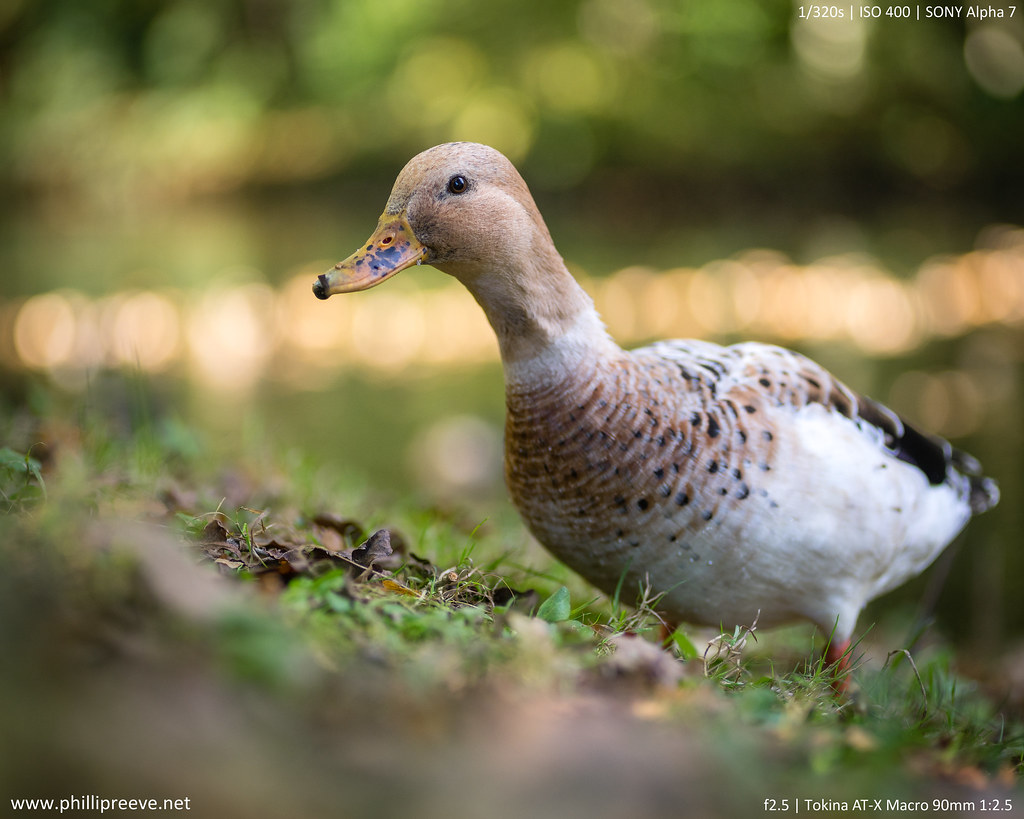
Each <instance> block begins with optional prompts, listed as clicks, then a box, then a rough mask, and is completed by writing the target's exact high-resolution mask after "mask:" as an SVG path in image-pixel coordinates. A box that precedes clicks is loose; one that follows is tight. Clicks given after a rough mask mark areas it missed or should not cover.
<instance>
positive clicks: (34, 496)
mask: <svg viewBox="0 0 1024 819" xmlns="http://www.w3.org/2000/svg"><path fill="white" fill-rule="evenodd" d="M0 497H2V498H3V503H4V505H5V506H6V507H7V508H6V511H7V512H13V511H15V510H17V509H21V508H24V507H25V506H28V505H30V504H32V503H35V502H36V501H39V500H43V499H45V498H46V483H45V482H44V481H43V475H42V471H41V465H40V463H39V461H37V460H36V459H35V458H33V457H32V455H31V454H30V453H29V452H25V453H21V452H15V451H14V450H13V449H10V448H9V447H3V448H0Z"/></svg>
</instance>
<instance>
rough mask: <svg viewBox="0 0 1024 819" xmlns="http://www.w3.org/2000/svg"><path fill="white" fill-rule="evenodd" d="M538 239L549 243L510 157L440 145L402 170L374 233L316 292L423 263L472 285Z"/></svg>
mask: <svg viewBox="0 0 1024 819" xmlns="http://www.w3.org/2000/svg"><path fill="white" fill-rule="evenodd" d="M538 238H540V239H541V243H546V244H547V245H548V246H550V242H551V238H550V236H549V234H548V232H547V228H546V227H545V226H544V222H543V220H542V219H541V217H540V214H539V213H538V211H537V208H536V205H534V202H533V197H532V196H531V195H530V191H529V189H528V188H527V186H526V183H525V182H524V181H523V179H522V177H521V176H520V175H519V173H518V171H516V169H515V167H513V165H512V163H511V162H509V161H508V159H506V158H505V157H504V156H503V155H502V154H500V153H499V152H498V151H496V150H494V149H493V148H489V147H487V146H486V145H477V144H475V143H472V142H453V143H448V144H446V145H438V146H436V147H434V148H430V149H429V150H426V151H424V152H423V153H421V154H419V155H417V156H415V157H413V158H412V159H411V160H410V161H409V163H408V164H407V165H406V166H405V168H403V169H402V172H401V173H400V174H399V175H398V179H397V180H395V186H394V188H393V189H392V191H391V197H390V198H389V199H388V203H387V207H385V208H384V213H383V214H382V215H381V217H380V221H379V222H378V223H377V229H376V230H375V231H374V232H373V235H372V236H370V238H369V239H367V240H366V241H365V242H364V243H363V244H362V246H361V247H360V248H359V250H357V251H356V252H355V253H353V254H352V255H351V256H349V257H348V258H347V259H345V261H343V262H339V263H338V264H336V265H335V266H334V267H333V268H332V269H331V270H329V271H327V272H326V273H324V274H323V275H321V276H320V277H319V278H318V279H317V281H316V283H315V284H314V285H313V293H314V294H315V295H316V297H317V298H319V299H326V298H328V297H329V296H332V295H334V294H335V293H350V292H353V291H356V290H366V289H367V288H370V287H374V286H376V285H378V284H380V283H381V282H382V281H384V280H385V279H389V278H391V277H392V276H394V275H395V274H396V273H398V272H399V271H401V270H405V269H406V268H408V267H412V266H413V265H418V264H423V263H426V264H429V265H432V266H433V267H437V268H439V269H440V270H443V271H445V272H446V273H450V274H452V275H454V276H455V277H456V278H459V279H461V280H463V281H464V282H465V283H466V284H469V285H470V286H472V282H473V280H474V278H475V277H476V276H478V275H479V274H480V273H481V272H482V271H493V270H501V269H503V268H505V267H507V261H508V259H510V258H516V257H521V256H523V255H528V254H530V253H531V252H536V247H535V245H537V244H538V242H537V239H538ZM552 250H553V247H552Z"/></svg>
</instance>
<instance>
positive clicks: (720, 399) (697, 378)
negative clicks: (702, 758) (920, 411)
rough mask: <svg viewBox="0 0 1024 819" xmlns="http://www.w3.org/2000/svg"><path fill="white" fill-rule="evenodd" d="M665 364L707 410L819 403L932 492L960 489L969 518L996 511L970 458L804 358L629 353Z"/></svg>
mask: <svg viewBox="0 0 1024 819" xmlns="http://www.w3.org/2000/svg"><path fill="white" fill-rule="evenodd" d="M636 353H637V354H640V355H644V354H650V355H656V356H658V357H660V358H663V359H666V360H669V361H671V362H673V363H674V364H676V365H677V366H678V367H679V368H680V372H681V374H682V376H683V378H684V380H685V381H686V383H687V384H688V386H690V388H691V389H694V390H700V391H701V392H703V393H704V396H703V402H704V403H705V405H706V406H708V407H709V408H710V407H712V406H713V405H714V404H716V403H717V404H720V405H722V406H723V408H724V409H725V410H726V411H729V412H732V413H733V414H736V409H735V408H736V407H737V406H739V407H752V406H762V407H775V408H777V409H783V410H786V409H788V410H791V411H793V412H799V410H800V409H801V408H804V407H807V406H810V405H813V404H818V405H821V406H823V407H825V408H826V409H827V410H829V411H830V412H832V413H835V414H837V415H839V416H842V417H844V418H846V419H848V420H849V421H850V422H851V423H853V424H856V426H857V427H858V429H860V430H861V431H862V432H864V433H865V434H866V435H869V436H871V437H872V438H873V439H875V440H877V442H878V444H879V445H880V446H881V447H883V448H884V449H885V451H887V452H888V453H889V454H890V455H891V456H892V457H895V458H898V459H899V460H901V461H905V462H906V463H908V464H911V465H913V466H915V467H916V468H918V469H919V470H921V472H922V473H924V475H925V476H926V477H927V479H928V482H929V483H930V484H932V485H938V484H942V483H950V484H952V485H955V486H962V487H964V488H965V490H966V494H967V501H968V503H969V505H970V509H971V512H972V513H973V514H979V513H981V512H984V511H985V510H986V509H989V508H991V507H992V506H995V504H996V503H997V502H998V501H999V489H998V486H997V484H996V482H995V481H993V480H992V479H991V478H987V477H985V476H984V475H982V472H981V465H980V464H979V463H978V461H977V459H975V458H974V457H972V456H971V455H969V454H967V453H966V452H962V451H961V450H958V449H956V448H954V447H953V446H952V445H951V444H950V443H949V442H948V441H946V440H944V439H942V438H939V437H938V436H934V435H928V434H926V433H923V432H921V431H920V430H918V429H916V428H915V427H914V426H912V425H911V424H909V423H907V422H906V420H905V419H903V418H902V417H901V416H899V415H898V414H897V413H895V412H894V411H893V410H891V409H889V408H888V407H886V406H885V405H883V404H880V403H879V402H877V401H875V400H873V399H871V398H868V397H866V396H864V395H860V394H859V393H857V392H855V391H853V390H851V389H850V388H849V387H848V386H846V384H844V383H843V382H841V381H840V380H838V379H837V378H835V377H833V376H832V374H831V373H829V372H828V371H827V370H825V369H824V368H823V367H821V366H820V365H818V364H816V363H815V362H814V361H812V360H811V359H809V358H807V357H806V356H803V355H800V354H799V353H795V352H793V351H792V350H787V349H785V348H782V347H777V346H775V345H771V344H761V343H756V342H747V343H743V344H736V345H733V346H730V347H722V346H720V345H717V344H712V343H710V342H706V341H697V340H686V341H660V342H657V343H655V344H652V345H650V346H649V347H645V348H642V349H641V350H637V351H636Z"/></svg>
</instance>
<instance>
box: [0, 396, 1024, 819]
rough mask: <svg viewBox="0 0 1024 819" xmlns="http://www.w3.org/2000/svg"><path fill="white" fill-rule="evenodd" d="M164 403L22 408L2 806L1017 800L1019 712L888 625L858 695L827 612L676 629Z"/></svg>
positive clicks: (548, 810) (8, 429)
mask: <svg viewBox="0 0 1024 819" xmlns="http://www.w3.org/2000/svg"><path fill="white" fill-rule="evenodd" d="M28 406H32V407H33V409H28V408H27V407H28ZM143 419H144V420H143V421H142V422H140V421H139V419H138V417H134V416H133V413H131V412H125V413H116V412H109V411H106V410H104V409H103V408H95V409H92V410H88V411H82V409H81V405H80V404H76V403H74V402H72V403H70V404H69V405H68V406H61V402H60V400H59V399H58V398H56V397H55V396H53V395H52V394H46V393H40V394H37V395H36V397H35V398H34V399H33V400H32V401H30V402H24V403H23V404H22V405H20V406H18V407H8V408H7V409H6V410H5V411H4V413H3V416H2V423H3V426H4V434H5V439H6V441H7V443H8V444H9V448H5V449H3V450H2V451H0V491H2V500H3V503H4V504H5V506H6V507H7V512H8V514H7V515H6V516H4V517H3V518H0V554H2V555H3V560H4V566H5V571H4V572H2V573H0V622H3V623H4V625H5V628H4V629H3V630H2V631H0V651H2V656H4V657H5V658H9V659H10V660H11V662H9V663H7V664H6V665H5V669H4V671H3V672H2V673H0V695H2V696H3V701H4V702H5V703H11V704H13V703H17V707H16V708H9V709H6V710H7V713H6V714H5V715H4V723H5V724H4V725H3V726H2V727H3V729H4V735H5V737H6V740H5V743H4V746H3V747H4V750H3V751H0V770H2V771H3V773H2V774H0V777H3V779H0V781H2V782H3V789H2V790H3V794H2V797H3V799H4V800H6V799H7V798H20V797H33V796H53V797H56V798H61V797H64V796H67V795H69V794H81V793H95V794H98V795H100V796H121V795H123V794H127V793H138V795H140V796H147V795H153V796H171V797H183V796H188V797H189V798H190V799H191V800H192V805H193V810H192V811H191V812H192V813H197V814H198V815H201V816H202V815H210V816H235V815H237V816H253V815H259V816H277V815H280V816H290V817H291V816H306V815H308V816H318V815H325V814H328V813H329V814H330V815H345V816H348V815H351V816H365V815H385V816H386V815H393V814H394V815H398V814H399V813H401V814H402V815H409V814H410V813H412V814H413V815H423V816H433V815H441V814H442V813H443V814H445V815H450V814H451V813H455V814H469V815H475V814H477V813H480V812H483V811H484V810H485V809H486V811H487V812H488V813H496V814H497V815H505V814H510V813H512V812H513V807H512V806H514V812H515V813H517V814H518V813H522V812H523V811H525V812H526V813H528V814H530V815H539V816H549V815H550V816H556V815H558V816H562V815H565V814H566V812H568V811H573V812H581V813H586V814H589V815H594V816H621V815H627V814H628V815H631V816H648V815H650V816H655V815H665V814H666V813H668V812H670V811H671V812H672V813H673V814H674V813H680V812H686V811H690V812H694V813H697V814H700V815H742V816H748V815H752V814H760V813H763V812H764V805H765V800H770V799H775V800H777V802H778V803H779V804H781V800H783V799H788V800H789V801H790V803H792V802H793V800H806V799H811V800H832V801H833V802H835V803H836V807H835V810H832V811H831V812H832V813H834V814H836V815H839V814H841V813H842V812H843V810H844V809H842V808H841V804H842V803H843V802H846V803H847V807H849V805H851V804H853V800H855V799H867V798H868V797H872V798H882V799H883V804H884V802H885V800H890V799H892V800H898V799H904V800H918V799H921V800H926V801H928V802H929V803H931V800H935V799H937V800H943V799H945V800H947V802H941V801H940V802H936V803H934V811H933V812H939V813H942V812H943V811H942V810H941V809H943V808H944V807H945V808H948V807H949V806H950V805H953V804H955V805H962V806H963V807H964V811H963V812H964V813H970V812H971V811H970V810H967V807H966V806H968V805H969V804H973V805H974V809H973V810H979V809H980V808H979V807H978V806H980V805H982V804H983V802H984V803H985V804H986V805H994V804H996V803H994V802H992V801H991V800H1000V802H999V804H1000V805H1002V804H1004V803H1003V802H1002V801H1001V800H1009V801H1010V805H1011V807H1012V808H1014V809H1016V810H1019V808H1020V805H1021V803H1022V801H1024V792H1022V789H1021V775H1022V772H1024V732H1022V724H1021V715H1020V713H1019V712H1018V711H1015V710H1014V708H1013V707H1012V706H1011V705H1010V704H1009V703H1005V702H1001V701H999V700H998V699H995V698H993V696H992V694H991V693H989V692H988V691H987V690H986V689H985V688H983V687H982V685H981V684H979V683H978V682H975V681H974V680H972V679H971V678H970V677H967V676H965V675H962V674H960V673H958V671H957V658H956V657H955V656H954V654H953V653H952V650H951V648H950V647H949V646H946V645H943V644H942V643H941V642H938V641H935V640H932V641H931V643H928V642H927V641H923V642H922V643H921V644H920V645H919V646H914V647H913V648H912V649H911V650H909V651H904V650H901V649H902V648H903V647H902V646H895V647H894V646H886V645H880V644H878V643H877V642H874V643H871V645H870V651H869V648H868V647H867V644H868V643H869V642H870V640H871V637H872V635H871V634H869V635H868V638H867V639H865V641H864V642H863V643H862V644H860V645H859V646H857V647H856V648H855V657H859V656H860V655H862V654H867V653H871V654H873V655H875V656H876V657H877V658H878V660H877V661H875V662H871V663H868V662H863V663H861V664H860V667H859V668H857V670H856V671H855V672H854V688H855V691H856V693H855V695H854V696H853V697H852V698H837V697H836V696H835V693H834V690H833V682H834V680H833V677H832V672H831V671H830V669H828V668H825V667H824V665H823V664H822V662H821V661H820V655H821V645H820V640H819V644H818V645H817V647H815V645H814V643H813V640H812V638H811V636H810V632H809V630H807V629H790V630H784V631H782V632H776V633H774V634H767V633H762V632H760V631H758V630H757V628H756V624H750V627H749V628H746V629H737V630H735V631H732V632H729V633H724V634H721V635H708V639H699V638H698V632H691V631H680V632H677V633H676V634H675V635H673V638H672V641H671V649H670V651H663V650H661V649H660V648H659V647H658V645H657V642H658V640H659V621H658V618H657V616H656V614H655V613H654V611H655V608H656V603H657V601H656V599H652V598H651V596H650V594H649V592H647V593H644V590H628V589H621V590H620V593H619V594H617V595H616V599H614V600H611V601H608V600H604V599H601V598H598V597H597V596H596V595H595V593H594V592H593V591H592V590H591V589H590V588H589V587H587V586H586V585H585V584H584V583H582V581H579V580H578V579H577V578H574V577H573V576H572V575H570V574H569V573H568V572H566V571H565V570H564V568H562V567H560V566H558V565H557V564H554V563H553V562H551V561H546V562H538V563H535V564H533V565H529V564H526V563H525V559H524V558H523V556H522V551H521V549H520V548H519V544H520V543H521V542H522V534H521V529H520V527H519V526H518V524H516V523H515V522H514V521H511V522H509V523H508V524H505V523H500V524H490V523H488V524H487V525H480V522H479V521H473V522H470V523H469V524H464V523H462V522H460V521H459V519H458V517H457V516H453V515H445V514H442V513H439V512H437V511H432V510H428V509H423V508H416V507H405V506H403V504H401V503H395V502H381V501H377V500H375V499H374V497H373V495H372V494H371V493H368V492H366V491H365V490H362V489H354V488H353V487H352V486H351V484H350V483H349V482H348V481H346V479H345V478H344V475H343V474H340V473H338V474H332V473H331V472H330V471H329V470H327V469H326V468H325V467H323V465H320V464H317V463H315V462H314V461H311V460H309V459H305V458H299V457H296V456H294V455H292V454H289V453H274V452H269V451H249V452H243V453H239V454H238V455H237V457H236V458H235V459H234V460H233V461H232V462H231V463H225V462H224V461H223V460H221V459H208V458H207V457H205V456H204V453H205V452H206V451H207V448H206V446H205V443H204V441H203V440H202V436H201V435H200V434H199V433H197V432H195V431H194V430H190V429H188V428H186V427H184V426H182V425H181V424H179V423H177V422H175V421H173V419H170V418H154V417H152V416H151V415H149V414H145V413H144V414H143ZM382 531H383V532H385V533H386V534H377V533H380V532H382ZM371 536H373V537H371ZM367 540H369V546H368V547H367V548H364V549H362V550H359V547H360V546H361V545H363V544H364V542H366V541H367ZM541 560H543V559H541ZM634 591H636V592H639V593H640V594H639V596H640V605H639V606H638V607H633V606H629V605H626V603H627V602H628V601H631V600H632V599H634V598H635V596H636V595H634V593H633V592H634ZM893 648H895V649H896V650H895V651H894V652H893V653H892V654H891V655H890V656H889V657H888V659H887V660H886V658H885V655H886V653H888V652H889V651H891V650H892V649H893ZM881 661H884V663H883V662H881ZM801 804H802V805H803V804H804V803H803V802H801ZM810 807H813V806H812V805H811V803H808V808H810ZM805 812H809V811H805ZM946 813H947V814H948V813H949V811H948V810H946ZM1011 815H1012V814H1011Z"/></svg>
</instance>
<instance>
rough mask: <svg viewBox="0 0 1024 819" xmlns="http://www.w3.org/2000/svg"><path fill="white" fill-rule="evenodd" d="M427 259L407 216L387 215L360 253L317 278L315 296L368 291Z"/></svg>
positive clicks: (358, 251) (322, 296)
mask: <svg viewBox="0 0 1024 819" xmlns="http://www.w3.org/2000/svg"><path fill="white" fill-rule="evenodd" d="M426 257H427V249H426V248H425V247H424V246H423V245H421V244H420V243H419V241H418V240H417V239H416V235H415V234H414V233H413V232H412V228H411V227H409V222H408V220H407V219H406V218H405V214H398V215H397V216H392V215H389V214H384V215H383V216H381V217H380V221H379V222H378V223H377V229H376V230H375V231H374V232H373V235H372V236H371V237H370V238H369V239H367V240H366V241H365V242H364V243H363V246H362V247H361V248H359V250H357V251H356V252H355V253H353V254H352V255H351V256H349V257H348V258H347V259H345V261H343V262H338V263H337V264H336V265H335V266H334V267H332V268H331V269H330V270H328V271H327V272H326V273H322V274H321V275H320V276H319V277H317V280H316V282H314V284H313V295H314V296H316V297H317V298H318V299H326V298H327V297H328V296H333V295H334V294H335V293H352V292H353V291H356V290H366V289H368V288H370V287H374V286H376V285H378V284H380V283H381V282H382V281H384V280H385V279H389V278H391V277H392V276H394V275H395V274H396V273H398V272H399V271H400V270H405V268H407V267H412V266H413V265H414V264H420V263H422V262H423V261H424V260H425V259H426Z"/></svg>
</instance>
